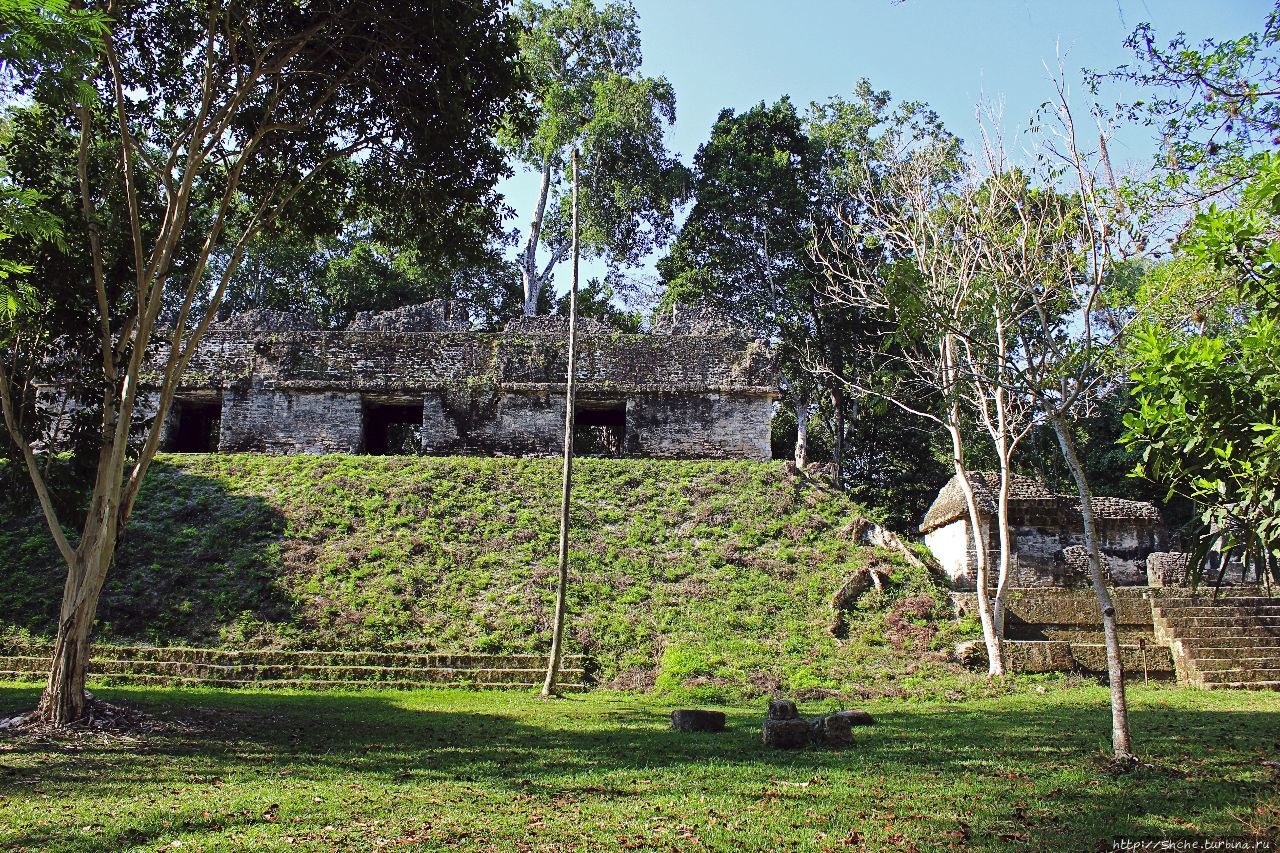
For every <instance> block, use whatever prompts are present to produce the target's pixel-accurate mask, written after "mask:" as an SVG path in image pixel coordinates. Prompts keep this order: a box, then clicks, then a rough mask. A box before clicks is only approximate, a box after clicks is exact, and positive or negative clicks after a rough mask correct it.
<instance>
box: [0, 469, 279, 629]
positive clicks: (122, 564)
mask: <svg viewBox="0 0 1280 853" xmlns="http://www.w3.org/2000/svg"><path fill="white" fill-rule="evenodd" d="M284 531H285V520H284V517H283V516H282V515H281V514H280V512H279V511H278V510H276V509H274V508H273V507H271V506H270V505H269V504H268V503H267V502H265V501H263V500H262V499H261V498H257V497H253V496H248V495H240V494H235V493H232V492H229V491H227V489H226V488H225V487H224V486H223V485H222V484H221V483H219V482H218V481H217V480H215V479H213V478H210V477H205V476H200V475H197V474H193V473H191V472H190V471H188V470H187V469H185V468H184V467H182V466H181V465H175V464H172V463H169V462H165V461H160V460H157V461H156V462H155V463H153V464H152V466H151V468H150V470H149V472H148V475H147V479H146V482H145V483H144V484H143V488H142V492H141V494H140V495H139V498H138V505H137V508H136V510H135V512H134V514H133V517H132V519H131V520H130V522H129V525H128V527H127V528H126V530H125V535H124V537H123V539H122V541H121V543H120V547H119V550H118V552H117V559H116V564H115V565H114V566H113V567H112V569H111V572H110V573H109V574H108V576H107V582H106V585H105V587H104V588H103V591H102V598H101V600H100V603H99V607H98V613H97V622H98V626H99V636H98V639H99V640H102V641H124V640H129V641H134V640H145V641H148V642H153V643H157V644H175V643H176V644H195V645H199V644H202V643H207V642H211V641H215V640H216V639H217V638H218V636H219V632H220V630H221V629H222V628H224V627H225V626H227V625H229V624H230V623H232V622H234V621H235V620H237V619H238V618H240V617H241V616H242V615H243V614H248V615H249V616H250V617H252V619H254V620H257V621H261V622H267V623H276V622H287V621H288V620H289V619H290V617H291V615H292V613H293V609H294V608H293V602H292V599H291V597H290V595H289V593H288V592H287V591H286V590H285V588H284V587H283V586H282V585H281V584H280V577H281V575H282V571H281V567H280V549H279V547H278V545H279V543H280V542H281V541H282V540H283V538H284ZM0 564H4V565H9V566H11V567H12V569H13V571H12V572H11V574H10V576H9V578H8V579H7V580H6V583H5V585H4V589H3V590H0V626H3V625H10V626H17V627H22V628H26V629H28V630H30V631H31V632H32V633H34V634H36V635H37V636H38V637H39V636H47V637H52V635H53V630H54V625H55V621H56V619H57V613H58V606H59V595H60V592H61V590H62V583H63V580H64V578H65V576H66V569H65V567H64V566H63V564H62V562H61V559H60V558H59V556H58V553H57V550H56V549H55V547H54V545H53V542H52V539H50V537H49V534H48V531H47V529H46V528H45V526H44V521H43V520H42V519H41V518H40V517H39V515H38V513H32V514H30V515H29V516H28V517H25V518H19V519H8V520H4V521H2V522H0Z"/></svg>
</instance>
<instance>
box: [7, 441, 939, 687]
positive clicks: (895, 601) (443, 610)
mask: <svg viewBox="0 0 1280 853" xmlns="http://www.w3.org/2000/svg"><path fill="white" fill-rule="evenodd" d="M152 472H153V473H152V474H151V475H150V476H149V479H148V481H147V483H146V484H145V487H144V490H143V494H142V496H141V499H140V501H139V504H138V508H137V511H136V512H135V515H134V519H133V521H132V523H131V525H130V528H129V531H128V538H127V540H126V541H125V543H124V544H123V546H122V548H121V551H120V557H119V562H118V565H117V566H116V567H115V568H114V569H113V571H112V574H111V576H110V578H109V580H108V584H107V588H106V590H105V591H104V595H103V600H102V606H101V609H100V611H99V619H100V628H99V639H100V640H131V641H137V640H143V641H147V642H152V643H157V644H195V645H220V646H233V647H240V648H266V647H279V648H322V649H366V650H368V649H395V650H410V649H412V650H422V651H443V652H489V653H518V652H543V651H545V649H546V647H547V642H548V633H549V625H548V621H549V614H550V610H551V607H550V604H551V599H552V595H553V591H554V574H555V556H556V537H557V518H556V511H557V507H558V501H559V488H560V463H559V461H558V460H553V459H531V460H516V459H487V458H471V457H451V458H416V457H415V458H389V457H367V456H319V457H317V456H295V457H271V456H256V455H208V456H168V457H162V458H161V459H160V460H159V461H158V462H157V464H156V465H155V466H154V467H153V469H152ZM858 514H859V509H858V507H856V506H855V505H853V504H852V503H851V502H850V501H849V500H848V499H847V498H846V497H845V496H843V495H841V494H837V493H835V492H833V491H831V490H830V489H826V488H823V487H821V486H818V485H815V484H812V483H809V482H806V481H804V480H802V479H797V478H795V477H792V476H788V475H787V473H786V471H785V469H784V467H783V466H782V465H781V464H780V463H749V462H688V461H659V460H604V459H583V460H580V461H579V463H578V465H577V467H576V472H575V484H574V501H573V513H572V525H573V526H572V548H571V570H572V571H571V573H572V586H571V590H570V595H569V612H570V617H569V622H568V639H569V651H571V652H581V653H584V654H586V655H588V656H590V657H591V658H593V659H594V660H595V662H596V665H597V666H598V674H599V677H600V679H601V680H602V681H605V682H610V681H612V682H613V683H614V684H616V685H620V686H635V687H643V686H648V685H650V684H652V683H653V681H654V679H656V680H657V682H658V686H659V687H663V688H668V689H674V688H679V689H686V690H688V689H692V690H695V691H698V690H700V691H702V692H704V693H706V694H707V695H708V698H710V696H711V695H714V694H717V693H722V692H728V693H741V692H744V691H745V692H748V693H751V692H766V691H771V690H777V689H789V690H802V689H804V688H819V689H836V690H841V691H846V692H858V691H859V689H860V687H863V688H865V687H866V686H867V685H868V684H871V683H875V684H877V685H878V686H877V687H876V691H877V692H883V691H884V690H885V689H887V690H888V691H889V692H895V691H904V692H908V693H910V692H912V691H914V690H918V689H928V685H929V684H930V682H931V681H932V679H933V677H934V676H936V675H939V674H941V670H943V669H945V670H948V671H952V669H951V667H950V665H948V664H945V663H944V662H943V658H944V656H943V655H942V654H932V653H931V649H942V648H945V646H946V645H947V640H948V639H949V637H947V636H937V635H936V634H935V632H936V629H937V627H938V624H937V621H938V619H939V617H941V616H943V615H944V613H945V609H944V607H943V606H942V605H943V594H942V590H941V589H940V588H939V587H938V586H937V585H936V584H935V583H934V581H933V580H932V579H931V578H929V577H927V576H925V575H923V574H922V573H919V572H913V571H911V570H909V569H906V568H905V567H902V566H898V565H896V564H891V563H890V562H889V561H890V558H889V557H888V555H885V554H875V553H873V552H872V551H871V550H870V549H867V548H864V547H861V546H859V545H857V544H856V542H853V541H851V540H850V537H849V536H848V535H846V534H844V533H842V531H843V530H844V529H845V528H846V527H847V525H848V523H849V522H850V521H851V520H852V519H853V518H855V517H856V516H857V515H858ZM871 560H876V561H879V562H880V563H881V564H882V567H883V568H887V569H888V570H890V571H893V572H895V583H894V584H892V585H891V586H890V588H889V589H888V590H887V591H886V592H884V593H879V592H875V593H871V594H868V595H866V596H864V597H863V599H862V602H861V604H860V606H862V607H864V608H865V612H864V613H862V614H860V618H851V619H850V620H848V621H849V625H850V628H849V632H848V635H847V636H846V637H844V638H841V639H837V638H835V637H833V636H832V633H831V630H830V628H831V623H832V612H831V609H830V600H831V597H832V594H833V593H834V591H835V590H836V589H838V588H839V587H840V585H841V584H842V583H843V582H844V580H846V579H847V578H848V577H849V576H850V575H851V574H852V573H854V572H855V571H856V570H858V569H859V568H861V567H863V566H865V565H867V564H868V562H869V561H871ZM0 561H2V562H3V563H4V564H5V565H8V566H11V567H13V571H12V572H11V576H12V581H11V582H10V583H8V584H6V585H5V588H4V589H3V590H0V624H3V625H5V626H7V627H8V628H9V630H10V632H11V633H13V631H14V630H15V629H18V630H22V631H26V632H30V634H32V635H34V636H35V637H44V636H48V635H49V634H51V632H52V624H53V617H54V615H55V613H56V606H57V601H56V597H57V596H56V591H57V590H60V589H61V580H60V579H61V569H60V567H59V564H58V560H57V555H56V552H55V551H54V550H53V546H52V544H51V542H50V540H49V537H48V535H47V533H45V532H44V531H43V530H42V526H41V522H40V520H39V519H38V518H37V517H35V516H34V515H33V516H30V517H25V518H17V519H8V520H4V521H3V522H0ZM947 632H954V627H953V626H947V627H946V628H945V629H944V634H946V633H947ZM898 676H901V678H898ZM891 677H892V678H894V679H895V681H894V683H893V684H891V685H889V686H888V687H887V688H886V685H885V682H886V680H888V679H890V678H891ZM863 692H865V690H864V691H863Z"/></svg>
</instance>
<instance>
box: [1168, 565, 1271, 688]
mask: <svg viewBox="0 0 1280 853" xmlns="http://www.w3.org/2000/svg"><path fill="white" fill-rule="evenodd" d="M1153 592H1154V590H1153ZM1160 593H1161V594H1159V595H1155V596H1153V597H1152V601H1151V609H1152V616H1153V623H1154V627H1155V633H1156V638H1157V640H1159V641H1160V642H1162V643H1167V644H1168V646H1169V649H1170V651H1171V652H1172V653H1173V661H1174V667H1175V669H1176V671H1177V675H1178V681H1179V683H1182V684H1190V685H1193V686H1196V687H1206V688H1213V687H1236V688H1246V689H1253V690H1280V598H1275V597H1269V596H1266V595H1264V594H1262V593H1261V592H1260V591H1258V590H1248V589H1231V590H1227V591H1224V592H1222V593H1221V594H1219V595H1218V596H1217V597H1216V598H1215V597H1214V595H1213V592H1212V590H1201V591H1198V592H1196V593H1192V592H1191V591H1190V590H1173V589H1168V588H1166V589H1164V590H1161V591H1160Z"/></svg>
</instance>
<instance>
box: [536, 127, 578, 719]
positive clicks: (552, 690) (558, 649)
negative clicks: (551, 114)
mask: <svg viewBox="0 0 1280 853" xmlns="http://www.w3.org/2000/svg"><path fill="white" fill-rule="evenodd" d="M577 327H578V152H577V150H575V151H574V152H573V279H572V281H571V283H570V285H569V365H568V378H567V379H566V380H565V394H564V481H563V483H562V485H561V489H560V552H559V560H558V569H559V571H558V573H557V578H556V611H555V615H554V617H553V618H552V622H551V653H550V655H549V656H548V658H547V677H546V680H544V681H543V682H542V695H543V696H547V697H550V696H554V695H556V681H557V679H558V678H559V677H560V661H561V660H562V659H563V657H564V649H563V646H562V641H563V639H564V610H565V596H566V592H567V590H568V587H569V491H570V488H571V486H572V485H573V404H574V397H575V393H576V386H577V382H576V377H575V374H576V372H577V356H578V352H577V350H578V347H577V343H578V338H577V332H578V328H577Z"/></svg>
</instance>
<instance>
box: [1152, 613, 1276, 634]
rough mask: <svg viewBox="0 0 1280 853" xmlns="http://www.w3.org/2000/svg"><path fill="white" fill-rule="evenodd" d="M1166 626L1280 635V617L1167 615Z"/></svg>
mask: <svg viewBox="0 0 1280 853" xmlns="http://www.w3.org/2000/svg"><path fill="white" fill-rule="evenodd" d="M1165 624H1166V625H1168V626H1169V627H1170V628H1234V627H1237V626H1238V627H1240V628H1263V629H1266V630H1270V631H1275V632H1277V634H1278V635H1280V616H1231V615H1214V616H1183V615H1181V614H1177V615H1167V616H1165Z"/></svg>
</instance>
